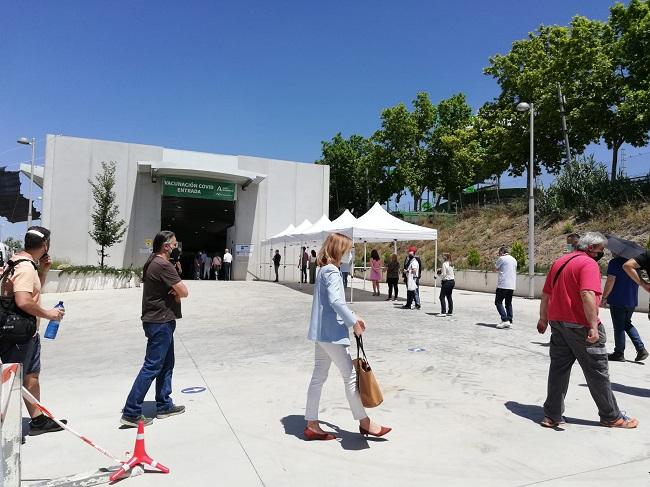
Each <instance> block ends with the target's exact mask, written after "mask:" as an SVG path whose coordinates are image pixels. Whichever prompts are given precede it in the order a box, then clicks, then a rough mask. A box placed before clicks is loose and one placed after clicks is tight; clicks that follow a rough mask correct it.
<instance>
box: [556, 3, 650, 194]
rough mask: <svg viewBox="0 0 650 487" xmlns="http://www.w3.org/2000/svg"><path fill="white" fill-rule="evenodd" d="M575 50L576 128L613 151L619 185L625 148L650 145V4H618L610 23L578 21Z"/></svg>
mask: <svg viewBox="0 0 650 487" xmlns="http://www.w3.org/2000/svg"><path fill="white" fill-rule="evenodd" d="M569 47H570V49H569V51H568V56H567V62H568V63H569V65H570V67H571V75H572V77H573V83H571V84H570V85H569V87H570V89H569V91H568V96H570V97H571V98H573V100H575V102H574V107H573V108H572V109H571V114H572V118H573V119H574V120H575V122H574V126H575V125H576V124H577V123H581V124H583V125H585V126H587V127H588V128H592V129H594V130H595V131H596V134H595V135H596V136H595V137H594V139H595V140H598V139H602V140H603V141H604V142H605V143H606V144H607V147H608V148H609V149H610V150H611V151H612V162H611V168H610V174H611V179H612V181H613V180H615V179H616V176H617V173H618V154H619V150H620V148H621V146H622V145H623V144H625V143H627V144H630V145H632V146H634V147H642V146H644V145H646V144H647V143H648V141H649V140H650V139H649V133H648V132H649V131H650V79H649V78H648V69H649V68H648V64H647V63H648V62H650V55H649V54H648V50H649V49H650V2H648V1H638V0H636V1H632V2H630V5H629V6H628V7H625V5H623V4H620V3H619V4H616V5H615V6H614V7H612V9H611V11H610V19H609V22H608V23H605V22H601V21H598V20H592V19H587V18H585V17H579V16H578V17H574V19H573V21H572V22H571V39H570V42H569Z"/></svg>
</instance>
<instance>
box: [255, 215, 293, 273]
mask: <svg viewBox="0 0 650 487" xmlns="http://www.w3.org/2000/svg"><path fill="white" fill-rule="evenodd" d="M295 231H296V227H295V226H294V225H293V223H291V224H289V226H288V227H287V228H285V229H284V230H282V231H281V232H280V233H276V234H275V235H273V236H272V237H269V238H268V239H266V240H265V241H264V242H262V243H263V244H266V245H268V246H269V247H270V248H271V249H270V250H269V256H271V253H272V252H273V250H272V249H273V245H274V244H277V243H282V244H283V246H284V251H283V253H282V258H283V259H285V262H284V268H283V273H284V275H283V277H282V279H286V278H287V262H286V256H287V235H290V234H291V233H293V232H295ZM272 265H273V264H272V263H271V260H269V266H268V267H269V271H270V269H271V266H272ZM265 266H266V264H265ZM261 271H262V263H261V262H260V274H261Z"/></svg>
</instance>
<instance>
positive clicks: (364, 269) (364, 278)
mask: <svg viewBox="0 0 650 487" xmlns="http://www.w3.org/2000/svg"><path fill="white" fill-rule="evenodd" d="M367 245H368V244H366V242H363V290H364V291H365V290H366V271H367V270H368V252H367Z"/></svg>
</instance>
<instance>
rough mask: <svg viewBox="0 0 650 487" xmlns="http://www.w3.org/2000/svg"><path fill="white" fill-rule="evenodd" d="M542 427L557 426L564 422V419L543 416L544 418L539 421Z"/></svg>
mask: <svg viewBox="0 0 650 487" xmlns="http://www.w3.org/2000/svg"><path fill="white" fill-rule="evenodd" d="M539 424H540V425H541V426H543V427H544V428H557V427H558V426H560V425H561V424H565V423H564V421H555V420H554V419H551V418H549V417H548V416H544V419H542V421H540V423H539Z"/></svg>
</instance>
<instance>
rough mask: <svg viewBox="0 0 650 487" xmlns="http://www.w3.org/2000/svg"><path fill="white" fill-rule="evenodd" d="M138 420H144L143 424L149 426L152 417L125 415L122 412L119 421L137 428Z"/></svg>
mask: <svg viewBox="0 0 650 487" xmlns="http://www.w3.org/2000/svg"><path fill="white" fill-rule="evenodd" d="M140 420H142V421H143V422H144V425H145V426H149V425H151V424H152V423H153V418H147V417H146V416H126V415H125V414H123V415H122V417H121V418H120V423H122V424H123V425H124V426H131V427H132V428H137V427H138V423H139V422H140Z"/></svg>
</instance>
